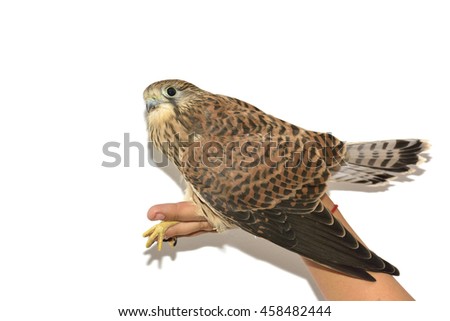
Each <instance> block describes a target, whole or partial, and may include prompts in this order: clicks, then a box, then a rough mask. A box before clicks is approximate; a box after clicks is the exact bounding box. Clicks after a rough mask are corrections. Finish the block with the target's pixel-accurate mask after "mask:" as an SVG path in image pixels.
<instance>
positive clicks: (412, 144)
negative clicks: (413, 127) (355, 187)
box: [333, 139, 429, 184]
mask: <svg viewBox="0 0 450 321" xmlns="http://www.w3.org/2000/svg"><path fill="white" fill-rule="evenodd" d="M346 147H347V152H346V155H345V163H344V164H342V166H341V168H340V169H339V171H337V172H336V173H334V174H333V180H334V181H338V182H348V183H359V184H380V183H385V182H386V181H387V180H389V179H391V178H394V177H396V176H398V174H402V173H403V174H405V173H406V174H409V173H411V172H413V171H414V169H413V168H411V166H413V165H418V164H419V163H421V162H422V161H424V158H423V157H422V156H421V155H420V154H421V153H422V152H424V151H426V150H427V149H428V148H429V144H428V143H427V142H426V141H424V140H420V139H395V140H383V141H375V142H363V143H347V144H346Z"/></svg>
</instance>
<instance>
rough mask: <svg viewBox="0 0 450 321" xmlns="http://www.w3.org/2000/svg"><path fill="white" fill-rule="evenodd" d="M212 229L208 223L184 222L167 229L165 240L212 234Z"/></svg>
mask: <svg viewBox="0 0 450 321" xmlns="http://www.w3.org/2000/svg"><path fill="white" fill-rule="evenodd" d="M212 231H214V228H213V227H212V226H211V225H209V223H208V222H206V221H205V222H184V223H179V224H177V225H174V226H172V227H170V228H168V229H167V231H166V235H165V236H166V238H171V237H178V236H187V235H192V234H197V233H200V232H212Z"/></svg>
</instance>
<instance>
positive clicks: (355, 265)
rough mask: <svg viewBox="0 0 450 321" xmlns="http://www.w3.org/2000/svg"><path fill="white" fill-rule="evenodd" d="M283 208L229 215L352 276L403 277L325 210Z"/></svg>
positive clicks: (249, 228) (256, 232) (253, 230)
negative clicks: (303, 211)
mask: <svg viewBox="0 0 450 321" xmlns="http://www.w3.org/2000/svg"><path fill="white" fill-rule="evenodd" d="M280 205H281V206H278V207H276V208H273V209H270V210H261V211H253V212H251V213H245V214H246V215H244V214H243V213H228V215H229V216H230V217H232V218H233V221H234V222H235V224H237V225H238V226H239V227H241V228H242V229H244V230H246V231H248V232H250V233H252V234H254V235H257V236H260V237H263V238H265V239H268V240H270V241H271V242H273V243H275V244H278V245H280V246H282V247H284V248H286V249H288V250H290V251H293V252H296V253H298V254H300V255H303V256H305V257H307V258H310V259H312V260H314V261H315V262H318V263H320V264H322V265H325V266H328V267H330V268H333V269H336V270H338V271H341V272H343V273H346V274H349V275H351V276H354V277H358V278H361V279H364V280H368V281H375V279H374V278H373V277H372V276H371V275H370V274H368V273H367V272H366V271H374V272H383V273H388V274H393V275H399V271H398V270H397V268H395V267H394V266H393V265H391V264H390V263H388V262H386V261H385V260H383V259H382V258H380V257H379V256H377V255H376V254H375V253H374V252H372V251H370V250H369V249H368V248H367V247H365V246H364V245H363V244H361V243H360V242H358V240H356V238H355V237H354V236H353V235H352V234H351V233H350V232H349V231H348V230H346V229H345V228H344V227H343V226H342V224H341V223H340V222H339V221H338V220H337V219H336V218H334V216H332V215H331V214H330V212H329V211H328V210H327V209H326V208H325V207H322V209H321V210H320V211H314V212H313V213H311V214H307V215H302V214H301V215H295V214H286V211H285V209H284V208H283V207H282V204H280ZM291 210H292V209H291Z"/></svg>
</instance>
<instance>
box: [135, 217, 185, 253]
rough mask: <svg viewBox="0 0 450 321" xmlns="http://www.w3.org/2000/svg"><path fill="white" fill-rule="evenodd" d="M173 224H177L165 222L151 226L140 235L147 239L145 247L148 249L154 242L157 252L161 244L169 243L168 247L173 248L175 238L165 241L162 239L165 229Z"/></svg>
mask: <svg viewBox="0 0 450 321" xmlns="http://www.w3.org/2000/svg"><path fill="white" fill-rule="evenodd" d="M175 224H178V222H176V221H165V222H161V223H159V224H156V225H155V226H152V227H151V228H150V229H148V230H147V231H146V232H145V233H144V234H143V235H142V236H143V237H148V240H147V244H146V245H145V246H146V247H147V248H148V247H150V246H151V245H152V244H153V242H155V241H156V242H157V243H158V251H161V249H162V243H163V242H169V245H170V246H172V247H174V246H175V245H176V244H177V238H176V237H171V238H169V239H167V240H165V239H164V237H165V234H166V231H167V229H168V228H169V227H171V226H173V225H175Z"/></svg>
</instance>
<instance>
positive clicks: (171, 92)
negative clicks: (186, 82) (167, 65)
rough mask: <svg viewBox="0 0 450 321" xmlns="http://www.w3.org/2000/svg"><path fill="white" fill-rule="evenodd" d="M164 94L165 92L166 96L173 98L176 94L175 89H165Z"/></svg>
mask: <svg viewBox="0 0 450 321" xmlns="http://www.w3.org/2000/svg"><path fill="white" fill-rule="evenodd" d="M166 92H167V95H168V96H169V97H173V96H175V95H176V94H177V90H176V89H175V88H173V87H169V88H167V89H166Z"/></svg>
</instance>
